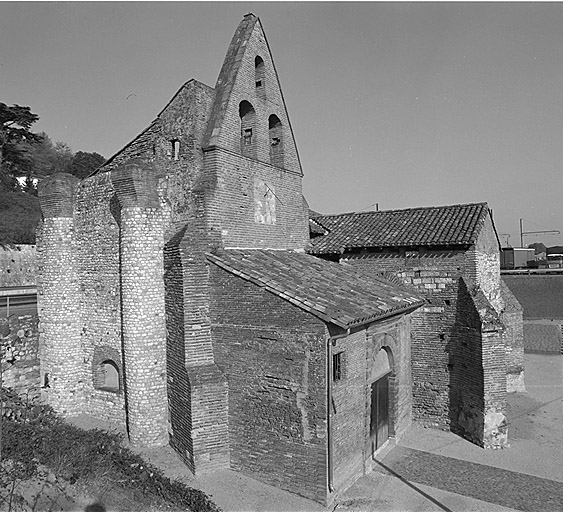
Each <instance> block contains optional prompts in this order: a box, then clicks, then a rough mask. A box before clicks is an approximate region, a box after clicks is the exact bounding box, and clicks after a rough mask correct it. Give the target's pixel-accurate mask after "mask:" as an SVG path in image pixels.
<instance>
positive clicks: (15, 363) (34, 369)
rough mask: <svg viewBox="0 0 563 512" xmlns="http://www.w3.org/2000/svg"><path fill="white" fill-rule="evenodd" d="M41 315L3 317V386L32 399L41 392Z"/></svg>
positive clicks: (0, 339) (0, 332)
mask: <svg viewBox="0 0 563 512" xmlns="http://www.w3.org/2000/svg"><path fill="white" fill-rule="evenodd" d="M37 324H38V317H37V315H33V316H32V315H25V316H15V315H12V316H10V317H9V318H1V319H0V344H1V346H2V349H1V356H2V359H1V361H0V364H2V386H4V387H7V388H11V389H13V390H14V391H16V393H18V395H26V396H27V397H29V399H30V400H32V399H34V398H38V397H39V396H40V390H39V386H40V382H39V331H38V325H37Z"/></svg>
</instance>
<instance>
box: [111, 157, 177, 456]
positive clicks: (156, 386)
mask: <svg viewBox="0 0 563 512" xmlns="http://www.w3.org/2000/svg"><path fill="white" fill-rule="evenodd" d="M111 180H112V184H113V186H114V188H115V191H116V195H117V198H118V200H119V204H120V206H121V212H120V260H121V262H120V265H121V308H122V309H121V312H122V313H121V314H122V339H123V362H124V374H125V375H124V377H125V379H124V381H125V397H126V404H127V429H128V432H129V438H130V440H131V442H132V443H133V444H134V445H137V446H147V447H151V446H164V445H166V444H167V443H168V424H167V416H168V412H167V411H168V408H167V393H166V328H165V320H164V282H163V272H164V265H163V244H164V242H163V240H164V223H163V217H162V212H161V208H160V202H159V198H158V194H157V190H156V180H155V177H154V170H153V168H152V166H150V165H147V164H144V163H142V162H140V161H135V160H131V161H129V162H128V163H126V164H124V165H122V166H121V167H118V168H117V169H115V170H113V171H112V174H111Z"/></svg>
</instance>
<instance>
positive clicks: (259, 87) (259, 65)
mask: <svg viewBox="0 0 563 512" xmlns="http://www.w3.org/2000/svg"><path fill="white" fill-rule="evenodd" d="M265 78H266V77H265V76H264V59H262V57H260V56H259V55H258V56H257V57H256V58H255V59H254V83H255V84H256V93H257V94H258V96H260V97H265V96H266V82H265Z"/></svg>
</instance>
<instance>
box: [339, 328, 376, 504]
mask: <svg viewBox="0 0 563 512" xmlns="http://www.w3.org/2000/svg"><path fill="white" fill-rule="evenodd" d="M337 353H342V356H341V358H342V362H343V365H342V372H343V375H342V379H341V380H340V381H336V382H334V381H332V375H330V376H329V379H330V380H331V382H330V385H331V386H332V393H331V395H332V403H331V404H329V406H330V425H331V432H332V443H331V445H332V460H333V466H334V470H333V471H334V473H333V474H334V480H333V485H334V488H335V490H336V492H337V493H338V492H343V491H344V490H345V489H346V488H347V487H348V486H349V485H350V484H352V483H353V482H354V481H355V480H356V479H357V478H358V477H359V476H361V475H362V474H363V471H364V458H365V453H364V450H365V445H366V436H367V435H369V433H368V432H366V423H367V428H368V429H369V422H367V421H366V393H367V391H366V390H367V382H366V381H367V377H366V374H367V365H368V363H367V333H366V329H365V328H364V329H360V330H357V331H356V332H353V333H352V334H350V335H349V336H346V337H345V338H340V339H338V340H336V341H335V345H334V346H332V347H331V349H330V356H329V357H331V358H332V356H333V355H334V354H337ZM368 414H369V411H368ZM368 417H369V416H368Z"/></svg>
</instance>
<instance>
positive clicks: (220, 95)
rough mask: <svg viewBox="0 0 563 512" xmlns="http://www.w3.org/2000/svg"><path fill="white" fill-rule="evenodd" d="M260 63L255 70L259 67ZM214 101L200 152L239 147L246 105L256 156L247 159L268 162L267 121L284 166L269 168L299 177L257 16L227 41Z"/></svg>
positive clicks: (249, 16)
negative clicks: (274, 128)
mask: <svg viewBox="0 0 563 512" xmlns="http://www.w3.org/2000/svg"><path fill="white" fill-rule="evenodd" d="M259 59H261V60H262V61H263V62H262V64H261V65H260V66H261V67H260V66H259V65H258V62H259ZM259 69H260V71H259ZM215 91H216V96H215V102H214V105H213V109H212V112H211V117H210V121H209V124H208V125H207V129H206V132H205V136H204V139H203V147H204V149H205V148H212V147H220V148H223V149H227V150H230V151H235V152H239V151H240V147H241V137H242V134H241V130H242V127H241V113H240V109H241V103H242V102H248V103H249V104H250V105H251V106H252V108H253V111H254V114H255V118H256V119H255V123H254V124H255V126H254V133H253V134H252V135H253V137H254V140H255V141H257V148H256V154H254V155H253V156H252V157H253V158H256V159H257V160H260V161H262V162H270V155H269V152H270V147H271V146H272V144H273V143H275V142H273V137H272V134H271V132H270V125H271V123H270V120H271V119H270V118H271V117H272V116H276V117H277V118H278V120H279V122H280V126H281V128H280V130H281V133H282V135H279V137H277V138H280V139H282V141H283V142H282V143H283V153H284V158H283V164H277V163H275V162H274V165H277V166H279V167H283V168H284V169H286V170H289V171H292V172H295V173H299V174H302V171H301V163H300V161H299V155H298V153H297V147H296V144H295V138H294V136H293V130H292V129H291V125H290V122H289V117H288V114H287V109H286V106H285V101H284V98H283V94H282V91H281V86H280V83H279V78H278V75H277V71H276V69H275V66H274V61H273V58H272V55H271V52H270V47H269V45H268V42H267V40H266V35H265V33H264V30H263V28H262V25H261V23H260V20H259V19H258V17H256V16H255V15H254V14H247V15H245V16H244V18H243V20H242V21H241V22H240V24H239V26H238V27H237V30H236V32H235V34H234V36H233V39H232V40H231V44H230V45H229V49H228V51H227V55H226V57H225V61H224V62H223V66H222V68H221V72H220V73H219V77H218V79H217V84H216V85H215Z"/></svg>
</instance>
